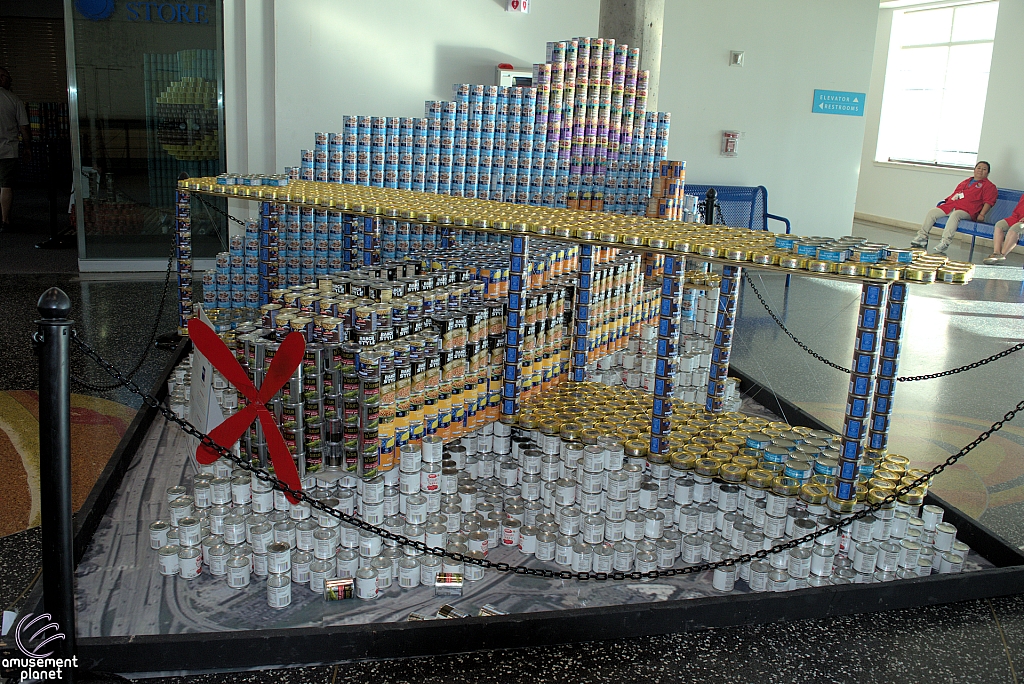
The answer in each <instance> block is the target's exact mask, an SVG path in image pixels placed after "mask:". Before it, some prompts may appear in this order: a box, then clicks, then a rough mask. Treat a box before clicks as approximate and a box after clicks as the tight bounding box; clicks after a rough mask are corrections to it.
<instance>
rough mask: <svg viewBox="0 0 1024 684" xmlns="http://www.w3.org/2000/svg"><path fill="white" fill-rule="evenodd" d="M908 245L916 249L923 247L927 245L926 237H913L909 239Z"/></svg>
mask: <svg viewBox="0 0 1024 684" xmlns="http://www.w3.org/2000/svg"><path fill="white" fill-rule="evenodd" d="M910 246H911V247H917V248H918V249H924V248H925V247H927V246H928V238H925V239H924V240H921V239H919V238H914V239H913V240H911V241H910Z"/></svg>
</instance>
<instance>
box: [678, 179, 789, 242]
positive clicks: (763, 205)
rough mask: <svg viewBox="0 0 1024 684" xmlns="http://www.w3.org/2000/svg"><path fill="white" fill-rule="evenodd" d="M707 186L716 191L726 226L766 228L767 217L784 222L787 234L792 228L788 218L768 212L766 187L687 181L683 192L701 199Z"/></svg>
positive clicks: (705, 192) (754, 228)
mask: <svg viewBox="0 0 1024 684" xmlns="http://www.w3.org/2000/svg"><path fill="white" fill-rule="evenodd" d="M708 188H714V189H715V192H716V193H718V203H719V204H720V205H721V207H722V222H723V223H724V224H725V225H727V226H732V227H733V228H749V229H751V230H768V219H773V220H775V221H781V222H782V223H784V224H785V226H786V233H787V234H788V233H789V231H790V230H791V229H792V226H791V225H790V223H789V219H787V218H784V217H782V216H776V215H775V214H769V213H768V189H767V188H765V187H764V186H763V185H758V186H756V187H747V186H742V185H697V184H694V183H687V184H686V189H685V192H686V194H687V195H697V196H698V197H699V198H700V199H701V201H703V200H704V196H705V195H707V192H708Z"/></svg>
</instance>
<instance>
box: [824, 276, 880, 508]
mask: <svg viewBox="0 0 1024 684" xmlns="http://www.w3.org/2000/svg"><path fill="white" fill-rule="evenodd" d="M888 290H889V287H888V285H887V284H886V283H882V282H867V283H864V286H863V287H862V289H861V296H860V309H859V311H858V312H857V336H856V338H855V340H854V345H853V363H852V365H851V366H850V389H849V393H848V395H847V399H846V417H845V418H844V420H843V434H842V440H841V442H840V447H839V476H838V477H837V478H836V488H835V492H834V493H833V496H832V497H830V498H829V505H830V507H832V509H833V510H834V511H836V512H838V513H850V512H852V510H853V508H852V506H853V505H854V504H856V501H857V479H858V477H859V475H860V474H861V472H862V468H863V467H864V465H863V464H862V460H863V456H864V439H865V437H866V436H867V434H868V426H869V424H870V418H869V416H870V414H871V410H872V396H873V394H874V389H875V382H876V378H877V375H878V358H879V348H880V346H881V331H882V321H883V308H884V307H885V305H886V299H887V296H888Z"/></svg>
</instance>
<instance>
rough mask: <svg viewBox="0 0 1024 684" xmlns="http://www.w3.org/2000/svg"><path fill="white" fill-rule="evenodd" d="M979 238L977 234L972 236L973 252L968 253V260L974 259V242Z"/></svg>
mask: <svg viewBox="0 0 1024 684" xmlns="http://www.w3.org/2000/svg"><path fill="white" fill-rule="evenodd" d="M977 239H978V236H977V235H972V236H971V252H970V254H968V255H967V260H968V261H974V243H975V242H976V241H977Z"/></svg>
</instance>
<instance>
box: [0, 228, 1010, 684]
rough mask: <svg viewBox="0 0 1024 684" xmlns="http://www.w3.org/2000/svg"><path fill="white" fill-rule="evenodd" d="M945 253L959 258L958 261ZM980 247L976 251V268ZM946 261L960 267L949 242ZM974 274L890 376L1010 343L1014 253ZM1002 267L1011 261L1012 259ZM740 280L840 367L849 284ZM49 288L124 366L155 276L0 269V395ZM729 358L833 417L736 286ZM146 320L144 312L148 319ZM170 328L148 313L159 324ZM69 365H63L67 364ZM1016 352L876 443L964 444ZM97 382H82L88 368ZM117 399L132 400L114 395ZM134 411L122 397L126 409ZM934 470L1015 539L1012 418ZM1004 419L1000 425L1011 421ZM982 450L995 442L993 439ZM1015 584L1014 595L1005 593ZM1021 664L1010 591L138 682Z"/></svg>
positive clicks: (900, 407)
mask: <svg viewBox="0 0 1024 684" xmlns="http://www.w3.org/2000/svg"><path fill="white" fill-rule="evenodd" d="M854 232H855V233H856V234H859V235H865V236H867V237H871V238H877V239H881V240H884V241H890V242H892V244H896V245H903V244H904V243H907V242H909V240H910V234H909V233H907V232H904V231H891V230H888V229H884V228H877V227H870V226H864V225H856V226H855V230H854ZM960 251H962V252H963V253H962V254H960ZM986 254H987V251H986V246H985V245H980V246H979V248H978V249H977V250H976V253H975V261H976V262H980V260H981V258H983V257H984V256H985V255H986ZM951 256H953V257H954V258H961V259H966V257H967V249H966V248H964V247H962V246H961V245H960V244H959V243H958V244H955V245H954V246H953V248H952V249H951ZM1008 262H1009V263H1010V266H1002V267H993V268H991V269H985V270H984V271H981V270H979V275H980V276H984V277H979V278H978V279H977V280H976V281H975V282H974V283H972V284H971V285H968V286H966V287H962V288H953V287H934V288H928V287H922V288H913V291H912V297H913V299H914V301H913V302H912V304H911V307H910V312H911V313H910V318H909V319H908V325H907V329H908V330H907V336H906V339H905V340H904V344H903V359H902V363H901V366H900V370H901V373H902V374H911V373H912V374H921V373H929V372H934V371H937V370H944V369H947V368H952V367H955V366H958V365H961V364H964V363H969V362H971V361H975V360H977V359H979V358H982V357H984V356H988V355H990V354H993V353H996V352H998V351H1000V350H1002V349H1005V348H1007V347H1008V346H1010V345H1012V344H1014V343H1015V342H1017V341H1018V340H1020V338H1021V337H1024V335H1022V333H1024V325H1022V323H1021V321H1020V320H1019V319H1020V317H1021V314H1022V313H1024V296H1022V294H1021V280H1022V275H1024V271H1022V270H1021V268H1020V266H1021V257H1019V256H1016V255H1014V256H1011V258H1010V259H1009V260H1008ZM1011 266H1012V267H1011ZM754 282H755V284H756V285H757V287H758V288H759V289H760V290H761V292H762V294H763V295H764V296H765V297H766V300H767V301H769V303H770V305H771V306H772V307H773V309H774V310H775V311H777V312H778V313H779V315H780V316H784V320H785V322H786V324H787V326H789V327H790V328H791V329H792V331H793V332H794V333H795V334H796V335H797V336H798V337H801V338H802V339H804V341H805V342H806V343H807V344H809V345H810V346H811V347H812V348H815V349H816V350H817V351H819V352H820V353H822V354H823V355H825V356H826V357H828V358H831V359H833V360H834V361H836V362H837V363H840V364H844V365H845V364H848V363H849V359H850V357H851V350H852V338H853V329H852V326H853V323H852V321H853V317H854V314H855V309H856V302H857V297H858V292H857V289H856V288H855V287H851V286H849V285H844V284H823V283H819V282H811V281H808V280H807V279H800V278H795V279H794V280H793V285H792V286H791V287H790V288H789V290H788V291H787V290H786V288H785V287H784V282H783V279H781V278H777V277H774V276H773V277H766V278H763V280H762V279H758V278H756V277H755V281H754ZM51 284H58V285H60V286H61V287H64V288H65V291H67V292H68V293H69V294H70V295H71V296H72V299H73V301H75V303H76V310H75V314H74V315H75V316H76V318H77V320H79V321H80V322H79V329H80V330H81V331H82V332H83V333H84V334H86V336H87V337H88V339H90V340H96V341H97V343H98V344H99V345H100V346H101V351H102V352H103V353H104V354H107V355H109V356H110V357H111V358H112V360H113V361H115V362H117V363H118V364H119V365H125V364H128V363H129V362H131V361H133V360H134V359H136V358H137V355H138V352H139V347H140V346H141V345H142V343H143V342H144V341H145V337H146V334H145V333H146V332H147V330H146V328H147V324H148V323H150V322H151V321H152V315H153V313H154V312H155V307H156V301H157V300H158V298H159V289H160V287H159V286H160V284H159V283H154V282H145V283H138V282H123V283H117V284H111V283H86V282H82V281H78V280H73V279H70V278H67V277H64V278H63V279H61V278H54V277H50V276H48V277H45V278H31V277H19V278H17V279H15V278H11V277H9V276H8V277H0V287H2V288H3V291H4V292H5V293H6V294H7V298H6V301H5V302H4V304H3V311H4V313H5V318H6V319H7V321H8V328H9V334H8V335H6V336H5V337H4V338H3V339H2V340H0V354H2V355H3V357H2V358H5V359H10V360H13V361H14V362H15V363H7V364H4V369H3V371H0V389H7V388H25V387H34V386H35V384H34V374H35V366H34V363H33V362H32V360H31V358H30V355H31V352H30V348H29V347H28V334H29V333H30V332H31V331H32V330H33V329H34V326H33V325H32V321H33V320H34V318H35V309H34V306H35V300H36V298H37V297H38V296H39V293H41V292H42V290H43V289H45V287H47V286H49V285H51ZM741 306H742V309H741V316H740V323H739V334H738V335H737V340H738V343H737V344H736V346H735V347H734V353H733V354H734V355H733V363H734V364H735V365H736V366H737V367H739V368H741V369H742V370H743V371H744V372H746V373H748V374H750V375H753V376H755V377H756V378H758V379H759V380H761V381H762V382H763V383H765V384H766V385H768V386H770V387H771V388H773V389H774V390H775V391H776V392H778V393H779V394H781V395H783V396H785V397H786V398H787V399H789V400H790V401H792V402H793V403H795V404H797V405H798V406H800V407H801V408H803V409H804V410H806V411H808V412H810V413H811V414H813V415H815V416H816V417H818V418H819V419H821V420H823V421H825V422H826V423H829V424H832V425H837V424H839V423H841V420H842V413H843V407H844V405H845V393H846V389H845V387H846V379H845V378H844V377H843V375H842V374H841V373H838V372H837V371H833V370H831V369H828V368H827V367H825V366H822V365H820V364H818V363H817V362H816V361H814V360H813V359H811V358H810V357H809V356H807V355H805V354H804V353H803V352H801V351H800V350H799V349H798V348H796V347H795V346H794V345H793V343H792V342H791V341H790V340H789V339H788V338H786V337H785V336H784V335H783V334H782V333H781V331H779V330H778V329H777V328H776V326H775V324H774V323H773V322H772V321H771V320H770V319H769V318H768V317H767V314H765V313H764V311H763V309H761V307H760V304H759V303H758V302H757V300H756V298H754V297H753V296H751V293H749V292H748V293H747V294H745V295H744V298H743V300H742V303H741ZM147 317H148V320H147ZM171 324H172V320H171V315H170V312H165V322H164V324H162V325H161V329H162V330H163V329H169V328H170V326H171ZM164 358H165V357H163V356H162V353H161V352H154V353H153V356H152V357H151V358H150V359H149V361H148V362H147V364H146V365H145V366H144V367H143V370H142V371H140V374H139V377H140V379H142V380H143V381H144V382H143V384H144V385H145V384H148V383H150V382H151V381H152V379H153V378H154V377H155V375H156V372H157V370H158V368H159V367H160V366H161V365H162V364H163V359H164ZM76 367H77V366H76ZM1022 370H1024V353H1022V354H1020V355H1014V356H1011V357H1009V358H1006V359H1003V360H1001V361H998V362H996V363H994V364H990V365H988V366H985V367H983V368H980V369H977V370H974V371H971V372H970V373H968V374H964V375H960V376H957V377H954V378H950V379H943V380H934V381H930V382H920V383H910V384H906V383H901V386H900V390H899V391H898V393H897V403H896V407H897V411H898V414H897V420H896V421H895V424H894V431H893V436H892V444H891V447H892V450H893V451H899V452H901V453H905V454H906V455H908V456H911V457H912V458H915V459H917V460H918V461H920V462H937V460H938V459H939V458H945V456H946V455H948V454H949V453H952V452H955V451H956V450H957V449H959V448H960V447H961V446H963V445H964V444H966V443H967V442H969V441H970V440H971V439H972V438H973V437H974V436H976V435H977V434H978V433H979V432H980V431H981V430H982V429H985V428H987V427H988V425H989V424H991V422H992V421H994V420H996V419H997V418H999V417H1000V416H1002V414H1003V413H1005V411H1006V410H1008V408H1010V407H1012V406H1013V405H1014V404H1016V402H1017V401H1019V400H1020V399H1021V398H1024V397H1021V396H1019V395H1020V391H1019V389H1018V386H1017V384H1018V383H1017V382H1016V378H1018V377H1020V375H1021V371H1022ZM92 377H94V378H96V379H100V378H99V376H98V375H95V376H92ZM121 399H122V400H125V401H126V402H127V401H131V399H130V397H127V396H123V395H122V397H121ZM135 405H137V402H136V403H135ZM1020 420H1021V422H1020V423H1019V424H1016V425H1015V424H1014V423H1011V424H1009V425H1008V426H1007V427H1005V428H1004V429H1003V431H1002V432H1001V433H1000V434H999V435H998V436H997V437H994V438H993V439H992V440H990V442H989V443H987V444H986V445H983V447H982V448H979V449H978V450H977V452H976V453H973V454H971V455H969V456H967V457H966V458H965V459H964V461H962V462H961V464H958V466H955V467H954V468H952V469H951V471H950V472H948V473H945V474H943V475H942V476H941V477H940V478H939V480H938V481H937V482H936V484H935V488H936V490H937V491H939V492H940V494H941V495H942V496H944V497H945V498H947V500H950V501H951V502H952V503H954V504H956V505H958V506H961V507H962V508H963V509H964V510H965V511H967V512H969V513H971V514H972V515H974V516H976V517H980V519H981V520H982V521H983V522H985V523H986V524H988V525H990V526H991V527H992V528H993V529H995V530H996V531H997V532H998V533H999V534H1001V535H1003V536H1004V537H1006V538H1008V539H1011V540H1012V541H1014V543H1016V544H1024V524H1022V523H1021V513H1022V512H1024V508H1022V507H1024V458H1022V456H1024V417H1022V419H1020ZM1015 423H1016V421H1015ZM997 440H998V441H997ZM38 545H39V539H38V534H33V533H28V534H23V535H20V536H16V537H7V538H3V539H0V603H2V604H3V605H4V606H6V605H8V602H9V601H10V600H11V599H13V598H14V597H16V596H17V594H18V593H19V592H20V591H21V589H19V588H18V586H19V583H20V582H21V581H23V580H22V579H20V578H24V577H31V576H32V574H34V570H33V569H32V568H33V566H34V565H35V563H36V562H37V561H36V558H38V555H36V556H32V555H31V554H33V553H34V554H38ZM1022 589H1024V588H1022ZM1022 668H1024V596H1022V595H1018V596H1012V597H1006V598H999V599H993V600H991V601H973V602H965V603H958V604H953V605H947V606H937V607H929V608H919V609H911V610H903V611H890V612H882V613H876V614H872V615H863V616H852V617H837V618H825V619H820V620H807V621H801V622H796V623H777V624H770V625H758V626H749V627H732V628H723V629H712V630H706V631H703V632H681V633H679V634H675V635H669V636H664V637H656V638H647V639H624V640H617V641H611V642H597V643H591V644H579V645H573V646H564V647H550V648H546V649H534V650H531V651H529V652H520V651H487V652H482V653H474V654H467V655H457V656H446V657H437V658H423V659H417V660H414V661H381V662H362V663H344V664H338V665H336V666H326V667H320V668H302V669H293V670H274V671H268V672H253V673H217V674H204V675H194V676H190V677H175V678H164V679H159V680H153V681H157V682H162V683H167V684H170V683H172V682H173V683H174V684H178V683H179V682H197V683H198V682H202V683H207V682H209V683H212V682H282V683H285V682H325V683H326V682H355V681H359V682H478V681H502V682H513V681H533V682H538V683H540V682H581V681H587V682H589V681H593V682H605V681H607V682H620V681H642V680H646V681H651V682H702V683H703V682H707V681H721V682H889V681H906V682H986V683H987V682H1006V683H1014V684H1015V683H1016V682H1018V677H1019V675H1018V671H1019V670H1021V669H1022Z"/></svg>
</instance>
